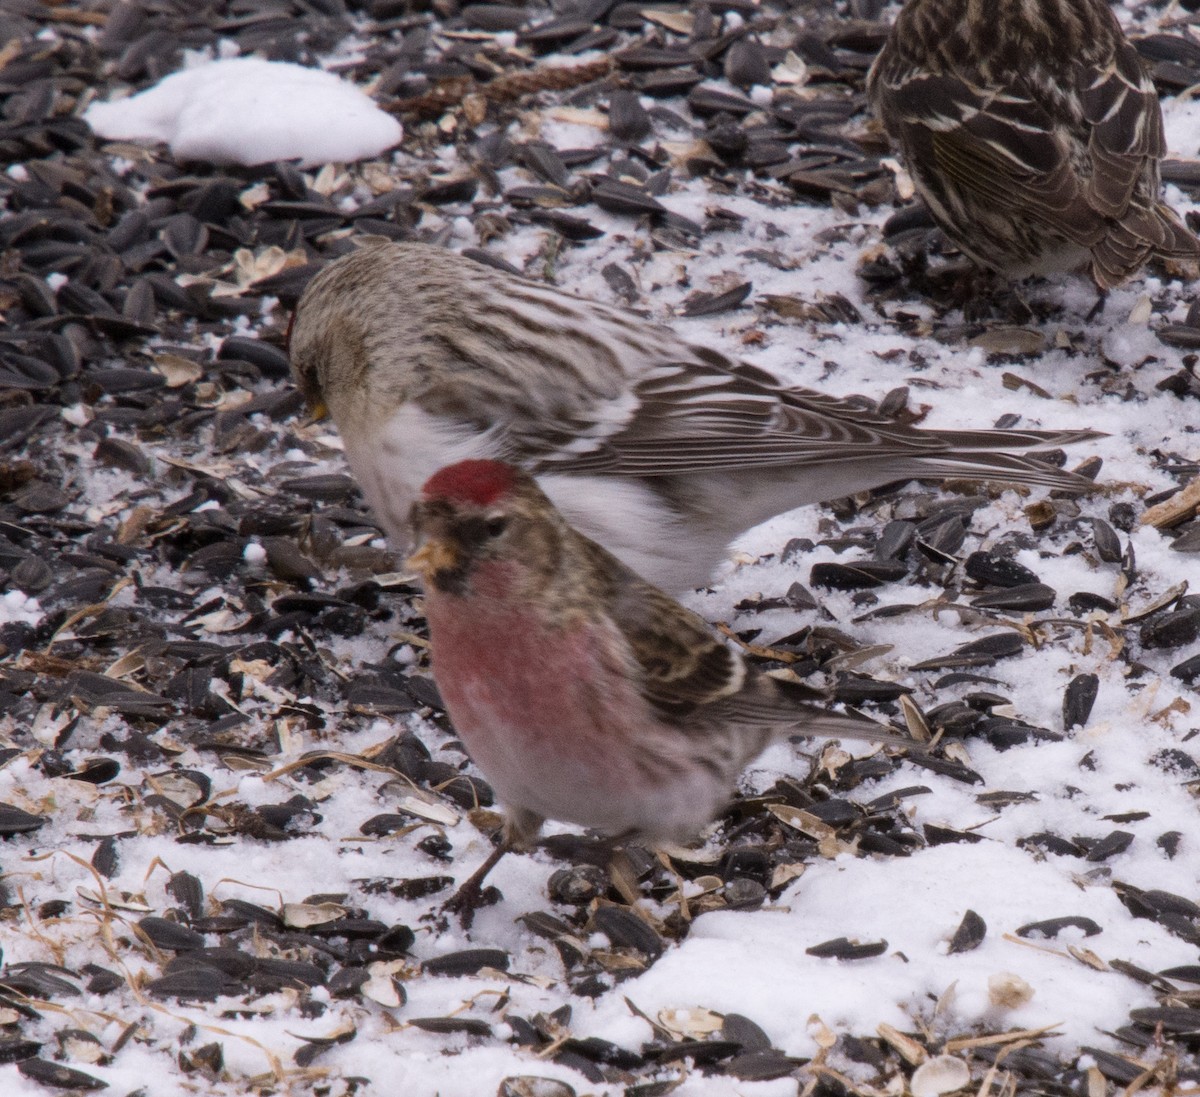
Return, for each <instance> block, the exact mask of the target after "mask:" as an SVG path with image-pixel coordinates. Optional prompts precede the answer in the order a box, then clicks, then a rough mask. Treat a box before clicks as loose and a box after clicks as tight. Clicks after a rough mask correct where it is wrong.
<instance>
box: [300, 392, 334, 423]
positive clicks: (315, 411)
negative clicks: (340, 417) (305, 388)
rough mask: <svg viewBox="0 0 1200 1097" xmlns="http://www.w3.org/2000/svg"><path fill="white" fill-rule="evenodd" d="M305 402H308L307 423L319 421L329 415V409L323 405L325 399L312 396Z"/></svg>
mask: <svg viewBox="0 0 1200 1097" xmlns="http://www.w3.org/2000/svg"><path fill="white" fill-rule="evenodd" d="M305 403H306V404H308V417H309V418H308V422H309V423H319V422H320V421H321V420H322V419H327V418H328V417H329V409H328V408H327V407H326V406H325V401H324V400H322V399H321V397H319V396H314V397H312V398H311V399H308V400H306V401H305ZM305 425H308V424H305Z"/></svg>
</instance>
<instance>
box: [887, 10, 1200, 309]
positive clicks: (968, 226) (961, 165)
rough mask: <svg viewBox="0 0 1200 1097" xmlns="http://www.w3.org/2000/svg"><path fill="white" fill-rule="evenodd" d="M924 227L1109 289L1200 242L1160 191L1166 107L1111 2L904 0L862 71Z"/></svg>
mask: <svg viewBox="0 0 1200 1097" xmlns="http://www.w3.org/2000/svg"><path fill="white" fill-rule="evenodd" d="M867 93H868V97H869V98H870V100H871V102H872V104H873V106H874V109H875V112H876V114H877V116H878V118H879V120H880V122H881V123H882V125H883V128H884V129H885V130H886V131H887V133H888V134H889V135H890V137H891V138H892V140H893V142H894V143H895V144H896V145H898V146H899V149H900V152H901V154H902V156H903V160H904V163H905V166H906V167H907V169H908V171H909V174H910V175H911V177H912V180H913V183H914V185H915V187H916V190H917V192H918V193H919V194H920V196H921V198H922V199H924V201H925V204H926V205H927V206H928V207H929V211H930V213H931V214H932V216H933V219H934V220H935V221H936V222H937V224H938V225H939V226H940V227H941V228H942V230H943V231H944V232H945V234H946V235H947V236H948V237H949V238H950V240H951V241H952V242H953V243H954V244H955V246H957V247H958V248H959V249H960V250H961V251H962V252H963V253H964V254H965V255H966V256H967V257H968V258H970V259H972V260H973V261H974V262H975V263H977V264H979V265H980V266H982V267H985V268H988V269H990V270H993V271H996V272H998V273H999V274H1000V275H1002V276H1004V277H1006V278H1009V279H1012V280H1019V279H1023V278H1026V277H1030V276H1033V275H1045V274H1053V273H1058V272H1063V271H1075V270H1082V269H1084V268H1086V269H1087V271H1088V272H1090V274H1091V277H1092V279H1093V280H1094V281H1095V283H1096V286H1097V287H1098V289H1099V290H1100V291H1101V292H1102V293H1103V292H1105V291H1107V290H1108V289H1110V288H1112V287H1114V286H1117V285H1120V284H1121V283H1123V282H1125V281H1127V280H1128V279H1129V278H1131V277H1132V276H1133V275H1134V274H1136V273H1137V272H1138V271H1139V270H1140V269H1141V268H1142V267H1143V266H1144V265H1145V264H1146V262H1147V261H1148V260H1150V259H1151V258H1156V257H1157V258H1170V259H1177V260H1183V261H1187V262H1191V263H1195V262H1196V261H1197V260H1200V241H1197V239H1196V237H1195V236H1194V235H1193V234H1192V233H1191V232H1190V231H1189V230H1188V228H1187V227H1186V226H1185V225H1184V223H1183V222H1182V221H1181V220H1180V218H1179V216H1178V215H1177V214H1176V213H1175V211H1174V210H1172V209H1171V208H1170V207H1169V206H1168V205H1166V204H1165V203H1164V202H1163V201H1162V199H1161V197H1160V190H1161V185H1160V171H1159V163H1160V161H1161V159H1162V157H1163V155H1164V153H1165V152H1166V144H1165V141H1164V139H1163V122H1162V109H1161V108H1160V106H1159V102H1158V95H1157V93H1156V92H1155V89H1154V84H1153V82H1152V81H1151V79H1150V74H1149V72H1148V71H1147V69H1146V66H1145V65H1144V64H1143V63H1142V60H1141V58H1140V57H1139V56H1138V54H1137V51H1136V49H1135V48H1134V47H1133V45H1132V43H1130V41H1129V40H1128V39H1127V38H1126V37H1125V34H1124V32H1123V31H1122V30H1121V26H1120V24H1119V23H1118V22H1117V19H1116V17H1115V16H1114V15H1113V13H1112V11H1111V9H1110V8H1109V5H1108V3H1107V2H1106V0H986V2H985V0H908V2H907V3H906V4H905V5H904V7H903V9H902V10H901V12H900V14H899V16H898V17H897V18H896V22H895V23H894V24H893V26H892V29H891V32H890V34H889V35H888V38H887V41H886V42H885V44H884V46H883V49H882V50H881V51H880V53H879V55H878V57H877V58H876V59H875V62H874V64H873V65H872V67H871V70H870V72H869V73H868V76H867Z"/></svg>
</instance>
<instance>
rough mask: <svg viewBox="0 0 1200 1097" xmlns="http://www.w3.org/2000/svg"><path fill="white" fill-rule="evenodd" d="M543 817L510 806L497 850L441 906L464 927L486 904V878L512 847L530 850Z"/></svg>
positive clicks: (469, 925)
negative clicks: (456, 916)
mask: <svg viewBox="0 0 1200 1097" xmlns="http://www.w3.org/2000/svg"><path fill="white" fill-rule="evenodd" d="M541 826H542V817H541V816H540V815H535V814H534V813H533V812H531V811H523V810H521V809H520V808H514V809H510V810H509V812H508V814H507V815H506V816H505V819H504V830H503V831H502V832H501V834H500V840H499V841H498V842H497V843H496V847H495V849H493V850H492V852H491V853H489V854H488V855H487V857H486V858H485V859H484V862H483V864H481V865H480V866H479V867H478V868H477V869H476V870H475V871H474V872H472V873H471V875H470V876H468V877H467V878H466V880H464V881H463V882H462V884H461V885H460V886H459V889H458V890H457V891H456V892H455V893H454V894H453V895H451V896H450V898H449V899H447V900H446V902H445V903H444V904H443V906H442V910H443V911H445V912H446V913H448V914H457V915H458V919H459V921H460V922H461V923H462V927H463V929H470V928H471V923H472V922H473V921H475V912H476V911H477V910H478V909H479V908H480V907H481V906H482V905H483V881H484V880H486V879H487V877H488V873H490V872H491V871H492V869H494V868H495V867H496V866H497V865H498V864H499V863H500V858H502V857H503V856H504V855H505V854H506V853H508V852H509V850H520V849H528V848H529V846H530V845H531V844H532V842H533V839H534V838H535V837H536V835H537V832H538V831H539V830H540V829H541Z"/></svg>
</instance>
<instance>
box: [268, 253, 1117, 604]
mask: <svg viewBox="0 0 1200 1097" xmlns="http://www.w3.org/2000/svg"><path fill="white" fill-rule="evenodd" d="M290 353H291V360H292V370H293V373H294V376H295V379H296V383H297V385H298V386H299V387H300V390H301V391H302V392H303V394H304V396H305V397H306V398H307V400H308V402H309V405H310V407H312V408H313V409H314V410H320V409H324V408H327V409H328V410H329V412H331V413H332V415H333V419H334V421H335V422H336V423H337V426H338V430H339V432H340V434H341V437H342V440H343V442H344V444H345V450H346V456H347V458H348V459H349V462H350V466H351V468H352V469H353V471H354V474H355V476H356V477H357V479H358V482H359V484H360V485H361V487H362V490H363V493H364V494H365V496H366V498H367V501H368V502H369V503H370V504H371V506H372V508H373V509H374V511H375V515H376V517H377V518H378V520H379V521H380V523H381V524H382V525H383V527H384V529H385V530H386V531H387V533H388V534H389V535H390V536H391V537H392V538H393V539H395V540H396V541H397V542H398V545H399V546H400V547H401V548H402V549H403V548H404V547H405V546H406V545H407V544H408V542H409V536H410V530H409V510H410V508H411V506H412V503H413V501H414V500H415V499H416V497H417V494H418V492H419V491H420V488H421V485H422V484H423V483H424V482H425V480H426V479H427V478H428V477H429V476H430V475H431V474H432V473H433V472H434V471H435V470H436V469H439V468H442V467H443V466H445V465H448V464H453V463H454V462H456V461H459V460H462V459H464V458H495V459H501V460H507V461H511V462H512V463H514V464H517V465H520V466H521V467H522V468H525V469H527V470H529V471H530V472H532V473H533V474H534V475H535V476H536V477H537V480H538V483H539V485H540V486H541V488H542V490H543V491H545V493H546V494H547V495H548V496H549V497H550V498H551V499H552V500H553V501H554V503H555V505H556V506H557V507H558V508H559V509H561V510H562V511H563V513H564V514H565V515H566V516H567V519H568V520H569V521H570V522H571V523H572V525H574V526H577V527H578V528H579V529H580V530H581V531H582V532H583V533H585V534H587V536H589V537H592V538H594V539H595V540H597V541H599V542H600V543H601V544H602V545H603V546H604V547H605V548H606V549H608V550H609V551H610V552H612V553H613V554H614V555H616V556H617V557H619V558H620V559H621V560H622V561H624V562H625V563H626V564H628V565H629V566H630V567H632V568H633V570H634V571H636V572H637V573H638V574H640V575H643V576H645V577H646V578H647V579H649V580H650V581H651V582H653V583H655V584H656V585H658V586H661V587H664V588H666V589H668V590H671V591H683V590H689V589H691V588H693V587H695V586H696V585H698V584H701V583H704V582H706V581H707V580H708V579H709V577H710V576H711V574H712V571H713V569H714V568H715V567H716V565H717V564H718V563H719V562H720V561H721V559H722V557H723V555H724V552H725V549H726V547H727V546H728V544H729V542H730V541H732V540H733V539H734V538H735V537H736V536H737V535H738V534H740V533H742V532H743V531H744V530H747V529H749V528H751V527H752V526H755V525H757V524H758V523H760V522H763V521H765V520H766V519H767V518H770V517H772V516H774V515H776V514H779V513H781V512H783V511H785V510H790V509H792V508H794V507H798V506H801V505H803V504H805V503H815V502H822V501H825V500H829V499H836V498H839V497H841V496H844V495H849V494H852V493H854V492H858V491H862V490H865V489H868V488H873V487H878V486H879V485H882V484H887V483H891V482H892V481H896V480H907V479H911V478H914V477H929V478H935V479H936V478H944V477H968V478H978V479H988V480H1002V481H1012V482H1018V483H1026V484H1039V485H1045V486H1047V487H1052V488H1074V489H1077V490H1081V489H1085V488H1087V487H1090V484H1089V483H1088V482H1087V481H1085V480H1083V479H1082V478H1081V477H1078V476H1073V475H1072V474H1071V473H1068V472H1063V471H1061V470H1059V469H1055V468H1053V467H1051V466H1050V465H1048V464H1045V463H1043V462H1040V461H1038V460H1036V459H1035V458H1032V457H1029V456H1024V455H1023V453H1022V452H1021V451H1026V450H1030V449H1036V448H1042V447H1053V446H1060V445H1065V444H1067V443H1071V442H1078V441H1082V440H1085V439H1088V438H1093V437H1097V435H1096V434H1094V433H1093V432H1091V431H1086V430H1078V431H1058V432H1055V431H1037V430H1010V431H1006V430H984V431H969V430H920V429H916V428H914V427H911V426H907V425H905V424H903V423H899V422H896V421H894V420H891V419H887V418H885V417H884V416H882V415H878V414H875V413H873V412H871V411H868V410H866V409H864V408H863V407H862V405H861V404H860V403H858V402H855V401H852V400H844V399H839V398H838V397H835V396H826V395H823V394H822V393H819V392H814V391H812V390H810V389H799V388H786V387H784V386H783V385H781V384H779V382H777V381H776V380H775V379H774V378H772V377H771V376H770V375H769V374H767V373H765V372H763V371H762V370H760V369H756V368H755V367H753V366H750V365H747V364H746V363H744V362H738V361H735V360H733V359H730V358H727V357H725V356H724V355H723V354H721V353H719V352H718V351H715V350H713V349H711V348H709V347H703V346H697V345H695V344H692V343H688V342H685V341H684V340H683V339H681V338H680V337H679V336H677V335H676V334H674V333H673V332H672V331H670V330H669V329H668V328H665V327H662V326H660V325H658V324H655V323H652V322H651V321H649V320H646V319H643V318H642V317H640V316H638V315H636V314H634V313H631V312H627V311H624V310H622V309H616V308H610V307H608V306H606V305H602V304H598V303H596V302H593V301H586V300H583V299H581V298H579V297H573V296H571V295H569V294H566V293H562V292H560V291H558V290H555V289H552V288H550V287H548V286H544V285H538V284H536V283H534V282H529V281H526V280H525V279H523V278H517V277H514V276H512V275H509V274H505V273H502V272H500V271H497V270H495V269H493V268H491V267H487V266H484V265H482V264H480V263H476V262H474V261H472V260H470V259H467V258H465V257H463V256H460V255H456V254H454V253H453V252H450V251H445V250H443V249H441V248H437V247H432V246H430V245H426V244H418V243H404V244H384V245H380V246H367V247H363V248H361V249H359V250H357V251H355V252H352V253H350V254H349V255H346V256H343V257H342V258H340V259H338V260H336V261H335V262H333V263H331V264H330V265H329V266H327V267H326V268H325V269H324V270H322V271H321V272H320V273H319V274H318V275H317V276H316V278H314V279H313V281H312V282H311V283H310V284H309V286H308V287H307V289H306V290H305V292H304V295H303V296H302V298H301V300H300V303H299V305H298V306H297V309H296V313H295V316H294V318H293V324H292V331H291V338H290ZM1014 450H1015V451H1018V452H1017V453H1013V452H1004V451H1014Z"/></svg>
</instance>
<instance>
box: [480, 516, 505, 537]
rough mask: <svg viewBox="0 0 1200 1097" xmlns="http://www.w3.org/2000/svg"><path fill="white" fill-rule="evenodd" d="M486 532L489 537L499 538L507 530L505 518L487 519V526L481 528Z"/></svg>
mask: <svg viewBox="0 0 1200 1097" xmlns="http://www.w3.org/2000/svg"><path fill="white" fill-rule="evenodd" d="M483 528H484V529H485V530H486V531H487V535H488V536H489V537H499V536H500V534H502V533H503V532H504V531H505V530H506V529H508V519H507V518H489V519H488V520H487V524H486V525H485V526H484V527H483Z"/></svg>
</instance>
